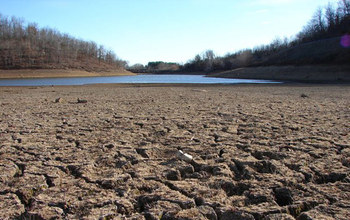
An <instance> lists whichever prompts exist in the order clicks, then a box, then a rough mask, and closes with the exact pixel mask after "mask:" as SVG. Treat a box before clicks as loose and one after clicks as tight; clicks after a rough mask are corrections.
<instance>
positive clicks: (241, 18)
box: [0, 0, 337, 65]
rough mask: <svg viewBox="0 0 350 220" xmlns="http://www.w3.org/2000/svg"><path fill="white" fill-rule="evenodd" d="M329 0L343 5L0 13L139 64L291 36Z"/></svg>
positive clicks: (16, 5) (54, 4)
mask: <svg viewBox="0 0 350 220" xmlns="http://www.w3.org/2000/svg"><path fill="white" fill-rule="evenodd" d="M328 2H332V3H334V4H336V2H337V0H244V1H243V0H240V1H238V0H0V5H1V7H0V13H1V14H2V15H5V16H16V17H20V18H23V19H25V21H27V22H35V23H37V24H38V25H39V27H50V28H55V29H57V30H58V31H60V32H62V33H68V34H70V35H71V36H73V37H76V38H79V39H83V40H88V41H95V42H96V43H98V44H102V45H104V46H105V47H106V48H108V49H112V50H113V51H114V52H115V53H116V54H117V56H118V57H120V58H121V59H124V60H127V61H129V64H130V65H132V64H135V63H142V64H147V62H148V61H160V60H162V61H168V62H180V63H185V62H186V61H188V60H189V59H192V58H193V57H194V56H195V55H196V54H199V53H202V52H204V51H205V50H207V49H212V50H213V51H214V52H215V53H216V54H217V55H225V54H226V53H229V52H235V51H237V50H240V49H244V48H252V47H254V46H258V45H261V44H266V43H269V42H271V41H272V40H274V39H275V38H276V37H281V38H283V37H291V36H293V35H294V34H296V33H297V32H299V31H300V30H301V29H302V27H303V26H304V25H305V24H306V23H307V22H308V21H309V20H310V18H311V16H312V15H313V13H314V11H315V10H316V9H317V7H318V6H324V5H326V4H327V3H328Z"/></svg>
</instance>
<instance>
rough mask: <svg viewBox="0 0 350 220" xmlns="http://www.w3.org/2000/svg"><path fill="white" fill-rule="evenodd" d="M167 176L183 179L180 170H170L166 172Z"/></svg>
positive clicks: (168, 177)
mask: <svg viewBox="0 0 350 220" xmlns="http://www.w3.org/2000/svg"><path fill="white" fill-rule="evenodd" d="M165 177H166V178H167V179H168V180H174V181H177V180H181V173H180V171H178V170H168V171H167V172H166V174H165Z"/></svg>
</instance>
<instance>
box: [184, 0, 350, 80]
mask: <svg viewBox="0 0 350 220" xmlns="http://www.w3.org/2000/svg"><path fill="white" fill-rule="evenodd" d="M337 6H338V7H335V5H333V4H331V3H329V4H328V5H327V6H325V7H323V8H319V9H318V10H316V12H315V14H314V15H313V17H312V19H311V20H310V21H309V22H308V23H307V24H306V25H305V26H304V28H303V29H302V30H301V31H300V32H299V33H297V34H296V35H295V36H294V37H293V38H291V39H288V38H285V39H283V40H282V39H279V38H277V39H275V40H274V41H272V42H271V43H270V44H268V45H261V46H257V47H255V48H252V49H243V50H240V51H237V52H235V53H231V54H228V55H226V56H224V57H218V56H215V54H214V52H213V51H212V50H207V51H205V52H204V53H202V54H198V55H196V56H195V58H194V59H192V60H190V61H189V62H188V63H186V64H185V65H184V66H183V68H182V71H187V72H192V71H194V72H198V71H205V72H207V73H213V72H218V71H219V72H222V71H226V72H224V73H220V74H216V76H219V75H222V76H225V77H229V76H230V77H240V78H251V77H254V78H264V77H268V79H272V78H274V79H285V78H288V79H294V80H301V81H305V79H307V78H310V79H312V81H322V80H323V79H326V78H327V79H332V81H334V80H338V79H341V78H343V79H345V78H349V76H348V75H349V74H350V73H349V72H350V71H349V60H350V1H349V0H342V1H339V2H338V5H337ZM294 67H295V68H294ZM293 68H294V69H293ZM268 70H271V71H273V73H272V72H266V71H268ZM298 71H301V73H299V72H298ZM305 71H308V72H307V73H306V72H305ZM327 71H328V72H327ZM229 73H230V74H229ZM286 73H288V74H292V75H290V76H286V75H285V74H286ZM242 74H243V75H242ZM244 74H245V75H244ZM325 74H326V75H327V74H329V76H327V77H326V78H325ZM337 74H340V75H342V74H345V75H344V77H334V75H337ZM318 76H319V79H317V77H318ZM299 77H302V78H299Z"/></svg>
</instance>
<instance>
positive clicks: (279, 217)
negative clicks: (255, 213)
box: [264, 213, 295, 220]
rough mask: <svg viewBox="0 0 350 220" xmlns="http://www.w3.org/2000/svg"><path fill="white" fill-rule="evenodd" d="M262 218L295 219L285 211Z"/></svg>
mask: <svg viewBox="0 0 350 220" xmlns="http://www.w3.org/2000/svg"><path fill="white" fill-rule="evenodd" d="M264 220H295V218H294V217H293V216H291V215H289V214H286V213H278V214H270V215H268V216H266V217H265V218H264Z"/></svg>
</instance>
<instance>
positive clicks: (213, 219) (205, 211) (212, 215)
mask: <svg viewBox="0 0 350 220" xmlns="http://www.w3.org/2000/svg"><path fill="white" fill-rule="evenodd" d="M198 210H199V212H200V213H201V214H202V215H203V216H204V217H206V218H207V219H209V220H217V219H218V217H217V215H216V212H215V210H214V209H213V208H212V207H210V206H206V205H202V206H199V207H198Z"/></svg>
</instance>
